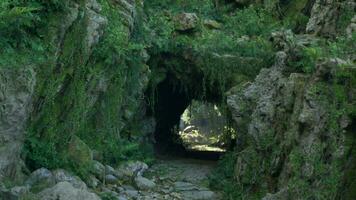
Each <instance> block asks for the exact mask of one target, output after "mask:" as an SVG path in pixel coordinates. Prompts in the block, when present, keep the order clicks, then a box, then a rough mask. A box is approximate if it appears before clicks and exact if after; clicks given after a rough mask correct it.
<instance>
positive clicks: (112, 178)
mask: <svg viewBox="0 0 356 200" xmlns="http://www.w3.org/2000/svg"><path fill="white" fill-rule="evenodd" d="M118 181H119V179H117V178H116V177H115V176H114V175H111V174H108V175H106V176H105V183H106V184H117V183H118Z"/></svg>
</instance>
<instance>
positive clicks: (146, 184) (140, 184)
mask: <svg viewBox="0 0 356 200" xmlns="http://www.w3.org/2000/svg"><path fill="white" fill-rule="evenodd" d="M135 183H136V186H137V188H138V189H140V190H150V189H153V188H154V187H156V184H155V183H154V182H153V181H151V180H149V179H147V178H145V177H142V176H138V177H136V178H135Z"/></svg>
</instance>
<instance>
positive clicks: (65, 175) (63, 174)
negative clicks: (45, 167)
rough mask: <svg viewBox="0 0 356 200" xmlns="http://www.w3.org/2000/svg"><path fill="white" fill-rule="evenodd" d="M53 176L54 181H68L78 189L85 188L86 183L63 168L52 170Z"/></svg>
mask: <svg viewBox="0 0 356 200" xmlns="http://www.w3.org/2000/svg"><path fill="white" fill-rule="evenodd" d="M53 176H54V179H55V181H56V183H59V182H64V181H66V182H68V183H70V184H72V185H73V187H75V188H78V189H86V188H87V185H86V184H85V183H84V182H83V181H82V180H81V179H80V178H79V177H78V176H74V175H72V174H71V173H69V172H67V171H65V170H63V169H57V170H55V171H53Z"/></svg>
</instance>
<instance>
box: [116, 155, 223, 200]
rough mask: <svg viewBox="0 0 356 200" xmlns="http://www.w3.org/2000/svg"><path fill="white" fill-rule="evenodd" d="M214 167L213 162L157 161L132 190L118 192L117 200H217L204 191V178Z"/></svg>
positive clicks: (207, 191) (175, 159) (209, 192)
mask: <svg viewBox="0 0 356 200" xmlns="http://www.w3.org/2000/svg"><path fill="white" fill-rule="evenodd" d="M214 167H215V162H213V161H202V160H195V159H182V158H174V159H172V158H170V159H160V160H158V162H157V163H156V164H154V165H153V166H152V167H150V169H148V170H147V171H146V173H145V174H144V175H143V177H142V179H141V180H136V188H134V187H132V186H122V187H121V188H119V191H120V196H121V197H120V198H119V199H120V200H124V199H137V200H150V199H157V200H165V199H167V200H219V199H221V198H220V197H219V194H218V193H216V192H214V191H211V190H210V189H209V188H208V179H207V178H208V175H209V174H210V173H211V171H212V169H213V168H214ZM152 183H154V185H152ZM138 186H139V187H138ZM137 188H140V189H137Z"/></svg>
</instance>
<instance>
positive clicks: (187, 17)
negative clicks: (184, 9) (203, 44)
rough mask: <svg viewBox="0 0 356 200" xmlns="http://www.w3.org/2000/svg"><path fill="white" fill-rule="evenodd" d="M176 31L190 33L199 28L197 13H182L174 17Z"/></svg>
mask: <svg viewBox="0 0 356 200" xmlns="http://www.w3.org/2000/svg"><path fill="white" fill-rule="evenodd" d="M173 20H174V24H175V29H176V30H178V31H188V30H192V29H195V28H196V27H197V26H198V21H199V18H198V16H197V15H196V14H195V13H181V14H178V15H176V16H175V17H174V19H173Z"/></svg>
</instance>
